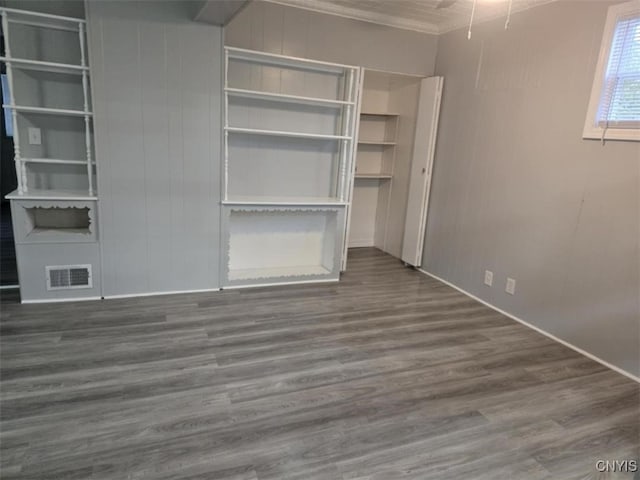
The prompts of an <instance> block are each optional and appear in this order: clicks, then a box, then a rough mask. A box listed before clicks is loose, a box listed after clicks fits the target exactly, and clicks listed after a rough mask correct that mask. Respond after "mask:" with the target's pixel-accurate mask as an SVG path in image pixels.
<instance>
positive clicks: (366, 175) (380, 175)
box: [355, 173, 392, 179]
mask: <svg viewBox="0 0 640 480" xmlns="http://www.w3.org/2000/svg"><path fill="white" fill-rule="evenodd" d="M391 177H392V175H391V174H390V173H356V174H355V178H373V179H389V178H391Z"/></svg>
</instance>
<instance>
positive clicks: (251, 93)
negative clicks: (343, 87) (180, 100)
mask: <svg viewBox="0 0 640 480" xmlns="http://www.w3.org/2000/svg"><path fill="white" fill-rule="evenodd" d="M224 91H225V92H227V94H228V95H229V96H234V97H246V98H258V99H265V100H273V101H281V102H287V103H300V104H304V105H321V106H327V107H342V106H343V105H353V104H354V103H353V102H347V101H344V100H332V99H329V98H316V97H301V96H298V95H287V94H284V93H271V92H261V91H257V90H243V89H240V88H225V89H224Z"/></svg>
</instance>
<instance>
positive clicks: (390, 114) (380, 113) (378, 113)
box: [360, 112, 400, 117]
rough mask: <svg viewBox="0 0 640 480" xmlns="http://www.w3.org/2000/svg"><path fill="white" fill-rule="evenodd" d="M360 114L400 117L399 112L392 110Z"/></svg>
mask: <svg viewBox="0 0 640 480" xmlns="http://www.w3.org/2000/svg"><path fill="white" fill-rule="evenodd" d="M360 116H368V117H398V116H400V114H399V113H392V112H360Z"/></svg>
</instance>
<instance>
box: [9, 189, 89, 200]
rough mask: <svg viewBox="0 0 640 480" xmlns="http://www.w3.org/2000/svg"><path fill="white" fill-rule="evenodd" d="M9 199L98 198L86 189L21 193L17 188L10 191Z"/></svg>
mask: <svg viewBox="0 0 640 480" xmlns="http://www.w3.org/2000/svg"><path fill="white" fill-rule="evenodd" d="M5 198H6V199H8V200H97V199H98V197H97V196H96V195H89V192H88V191H86V190H34V189H30V190H29V191H28V192H27V193H23V194H19V193H18V191H17V190H14V191H13V192H11V193H9V194H8V195H7V196H6V197H5Z"/></svg>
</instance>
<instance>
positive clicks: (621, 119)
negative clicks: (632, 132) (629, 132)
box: [596, 14, 640, 128]
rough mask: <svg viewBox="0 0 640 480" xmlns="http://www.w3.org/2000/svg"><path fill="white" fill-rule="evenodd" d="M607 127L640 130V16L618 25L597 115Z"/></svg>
mask: <svg viewBox="0 0 640 480" xmlns="http://www.w3.org/2000/svg"><path fill="white" fill-rule="evenodd" d="M596 120H597V123H598V126H600V127H604V128H640V15H639V14H636V15H633V16H630V17H626V18H621V19H619V20H618V21H617V22H616V27H615V31H614V34H613V40H612V42H611V50H610V51H609V62H608V64H607V69H606V73H605V78H604V84H603V88H602V93H601V95H600V105H599V107H598V114H597V119H596Z"/></svg>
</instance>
